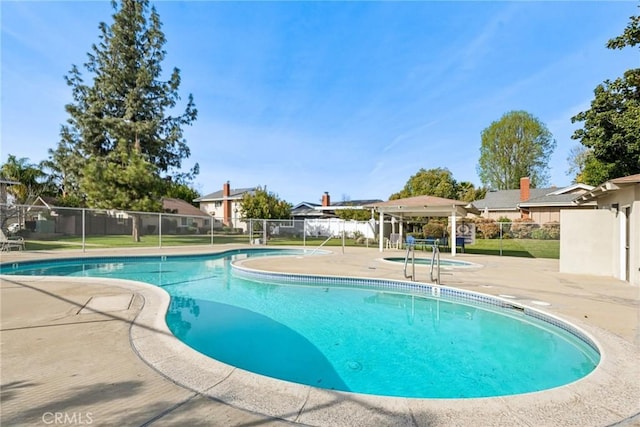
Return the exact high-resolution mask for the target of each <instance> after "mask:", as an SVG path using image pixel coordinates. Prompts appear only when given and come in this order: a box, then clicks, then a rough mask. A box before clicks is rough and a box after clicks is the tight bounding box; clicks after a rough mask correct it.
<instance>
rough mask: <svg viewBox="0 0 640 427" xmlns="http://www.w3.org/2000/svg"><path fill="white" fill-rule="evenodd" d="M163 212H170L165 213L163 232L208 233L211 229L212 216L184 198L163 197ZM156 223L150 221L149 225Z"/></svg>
mask: <svg viewBox="0 0 640 427" xmlns="http://www.w3.org/2000/svg"><path fill="white" fill-rule="evenodd" d="M162 212H163V213H165V214H170V215H163V224H162V230H163V233H173V232H176V233H178V234H193V233H200V234H206V233H207V232H209V231H210V229H211V218H209V217H207V215H206V214H205V213H204V212H202V211H201V210H200V209H198V208H196V207H195V206H193V205H192V204H191V203H189V202H186V201H184V200H181V199H174V198H171V197H164V198H163V199H162ZM152 221H153V220H152ZM156 224H157V221H156ZM156 224H153V223H150V224H149V226H153V225H156ZM145 225H146V224H145ZM167 226H168V228H167ZM214 226H215V224H214Z"/></svg>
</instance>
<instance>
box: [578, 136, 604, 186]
mask: <svg viewBox="0 0 640 427" xmlns="http://www.w3.org/2000/svg"><path fill="white" fill-rule="evenodd" d="M567 162H568V163H569V170H568V171H567V174H568V175H573V176H574V178H573V182H574V183H578V182H579V183H583V184H589V185H593V186H596V185H599V184H602V183H603V182H605V181H607V180H608V179H609V176H610V174H611V169H612V168H613V165H612V164H611V163H604V162H602V161H600V160H598V159H597V158H596V157H595V156H594V155H593V150H592V149H590V148H587V147H585V146H584V145H577V146H575V147H573V148H572V149H571V150H570V151H569V157H567Z"/></svg>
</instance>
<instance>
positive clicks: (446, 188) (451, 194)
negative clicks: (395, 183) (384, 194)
mask: <svg viewBox="0 0 640 427" xmlns="http://www.w3.org/2000/svg"><path fill="white" fill-rule="evenodd" d="M425 195H426V196H436V197H444V198H446V199H455V198H456V196H457V192H456V181H455V179H453V174H452V173H451V172H450V171H449V170H448V169H446V168H435V169H429V170H426V169H423V168H421V169H420V170H419V171H418V172H417V173H416V174H415V175H413V176H411V178H409V180H408V181H407V183H406V184H405V186H404V188H403V189H402V190H401V191H399V192H398V193H394V194H392V195H391V196H389V200H397V199H404V198H406V197H415V196H425Z"/></svg>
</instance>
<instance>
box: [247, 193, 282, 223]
mask: <svg viewBox="0 0 640 427" xmlns="http://www.w3.org/2000/svg"><path fill="white" fill-rule="evenodd" d="M240 208H241V209H242V219H243V220H247V219H285V218H289V217H291V204H290V203H287V202H285V201H284V200H280V199H279V198H278V196H277V195H276V194H274V193H271V192H267V190H266V189H264V188H261V187H259V188H257V189H256V191H255V192H254V193H253V194H251V193H245V194H244V195H243V196H242V200H241V201H240Z"/></svg>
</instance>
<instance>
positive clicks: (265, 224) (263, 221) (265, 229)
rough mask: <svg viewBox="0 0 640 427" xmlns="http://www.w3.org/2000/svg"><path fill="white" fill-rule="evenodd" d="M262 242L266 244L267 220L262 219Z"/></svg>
mask: <svg viewBox="0 0 640 427" xmlns="http://www.w3.org/2000/svg"><path fill="white" fill-rule="evenodd" d="M262 244H263V245H265V246H266V245H267V220H266V219H263V220H262Z"/></svg>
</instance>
